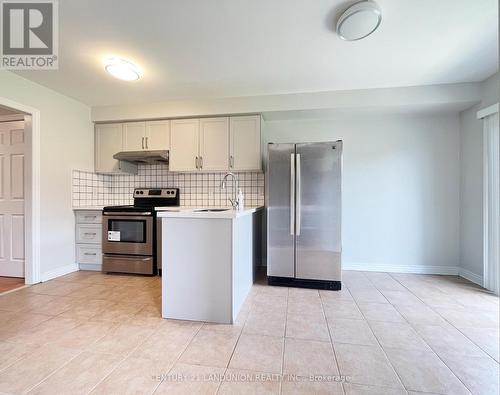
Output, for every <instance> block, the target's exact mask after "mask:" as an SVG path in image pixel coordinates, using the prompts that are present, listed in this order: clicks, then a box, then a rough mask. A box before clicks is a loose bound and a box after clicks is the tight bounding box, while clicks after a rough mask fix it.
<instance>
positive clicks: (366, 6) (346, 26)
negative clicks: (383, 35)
mask: <svg viewBox="0 0 500 395" xmlns="http://www.w3.org/2000/svg"><path fill="white" fill-rule="evenodd" d="M380 22H382V11H381V10H380V7H379V6H378V4H377V3H376V2H375V1H373V0H362V1H359V2H357V3H355V4H353V5H352V6H350V7H349V8H348V9H347V10H345V11H344V12H343V13H342V15H341V16H340V18H339V20H338V21H337V34H338V35H339V36H340V38H341V39H343V40H346V41H356V40H361V39H362V38H365V37H367V36H369V35H370V34H372V33H373V32H374V31H375V30H377V28H378V27H379V26H380Z"/></svg>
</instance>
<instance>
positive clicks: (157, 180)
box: [72, 165, 264, 207]
mask: <svg viewBox="0 0 500 395" xmlns="http://www.w3.org/2000/svg"><path fill="white" fill-rule="evenodd" d="M167 169H168V168H167V167H166V166H164V165H139V169H138V174H137V175H133V174H130V175H128V174H127V175H122V174H120V175H104V174H96V173H92V172H86V171H80V170H73V175H72V176H73V180H72V184H73V207H84V206H106V205H120V204H132V203H133V198H132V193H133V191H134V188H156V187H158V188H168V187H170V188H180V192H181V202H180V203H181V206H191V207H193V206H198V207H199V206H204V207H205V206H207V207H225V206H229V205H230V202H229V200H228V199H229V198H231V197H232V195H233V189H232V188H233V181H232V180H231V179H229V180H228V182H227V188H226V189H225V190H222V189H221V187H220V186H221V181H222V178H223V177H224V173H174V172H169V171H168V170H167ZM235 174H236V176H237V178H238V182H239V187H240V188H241V190H242V192H243V195H244V196H245V205H246V206H259V205H263V204H264V173H262V172H240V173H235Z"/></svg>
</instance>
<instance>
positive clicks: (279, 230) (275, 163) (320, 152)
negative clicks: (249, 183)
mask: <svg viewBox="0 0 500 395" xmlns="http://www.w3.org/2000/svg"><path fill="white" fill-rule="evenodd" d="M266 171H267V177H266V180H267V201H266V208H267V276H268V282H269V284H271V285H286V286H298V287H306V288H319V289H340V288H341V275H342V266H341V264H342V239H341V214H342V209H341V204H342V141H335V142H325V143H304V144H302V143H301V144H274V143H270V144H269V145H268V165H267V170H266Z"/></svg>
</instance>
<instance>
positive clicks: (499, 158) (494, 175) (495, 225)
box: [477, 103, 500, 295]
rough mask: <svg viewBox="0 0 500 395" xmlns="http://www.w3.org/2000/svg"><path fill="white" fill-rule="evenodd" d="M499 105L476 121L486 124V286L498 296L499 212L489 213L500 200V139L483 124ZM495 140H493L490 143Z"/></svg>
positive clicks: (484, 171) (484, 217)
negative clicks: (494, 203) (491, 267)
mask: <svg viewBox="0 0 500 395" xmlns="http://www.w3.org/2000/svg"><path fill="white" fill-rule="evenodd" d="M498 112H499V104H498V103H496V104H493V105H491V106H489V107H487V108H484V109H482V110H480V111H478V112H477V119H479V120H482V121H483V284H482V286H483V287H485V288H486V289H488V290H490V291H493V292H494V293H495V294H497V295H498V292H499V279H498V274H499V271H500V262H499V261H500V259H499V250H498V244H497V243H498V240H497V241H496V242H495V241H493V243H495V245H494V246H493V248H492V246H491V245H490V244H491V241H492V240H491V239H493V240H494V239H496V238H497V237H498V235H499V234H500V214H499V212H498V206H497V208H496V209H495V208H493V210H490V208H491V207H490V203H491V202H498V201H499V199H500V177H499V176H498V175H499V171H500V167H499V166H500V144H499V136H498V135H496V136H488V130H487V129H486V127H485V125H484V122H485V118H487V117H489V116H493V115H495V114H498ZM490 137H493V140H490ZM491 265H493V267H494V269H493V278H490V274H491V273H490V271H491V269H490V266H491Z"/></svg>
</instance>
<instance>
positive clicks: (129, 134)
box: [123, 122, 146, 151]
mask: <svg viewBox="0 0 500 395" xmlns="http://www.w3.org/2000/svg"><path fill="white" fill-rule="evenodd" d="M145 140H146V122H127V123H124V124H123V151H142V150H145V149H146V145H145Z"/></svg>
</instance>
